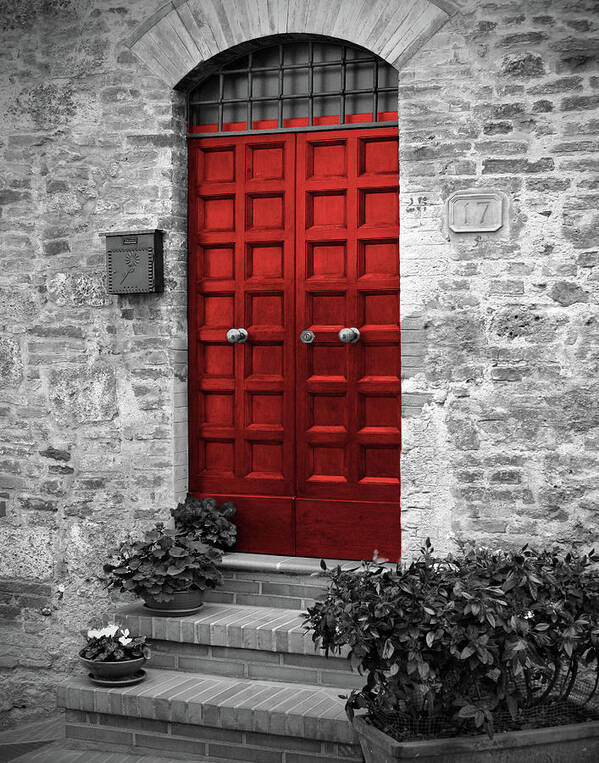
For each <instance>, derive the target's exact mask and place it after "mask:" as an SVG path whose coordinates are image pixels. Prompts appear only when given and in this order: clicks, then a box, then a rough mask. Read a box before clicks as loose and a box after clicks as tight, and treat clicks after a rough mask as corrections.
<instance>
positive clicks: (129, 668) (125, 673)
mask: <svg viewBox="0 0 599 763" xmlns="http://www.w3.org/2000/svg"><path fill="white" fill-rule="evenodd" d="M79 659H80V660H81V663H82V664H83V665H84V666H85V668H86V670H87V671H88V673H91V675H92V677H93V678H96V679H101V680H104V681H121V680H125V679H128V678H132V677H133V676H134V675H135V674H136V673H139V671H140V670H141V668H142V667H143V665H145V663H146V658H145V657H137V658H136V659H134V660H118V661H113V662H101V661H100V660H88V659H87V658H86V657H82V656H81V655H79Z"/></svg>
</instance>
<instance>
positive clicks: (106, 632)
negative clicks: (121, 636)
mask: <svg viewBox="0 0 599 763" xmlns="http://www.w3.org/2000/svg"><path fill="white" fill-rule="evenodd" d="M118 630H119V626H118V625H107V626H106V627H105V628H102V630H101V631H99V634H100V636H99V638H101V637H102V636H107V637H108V638H113V637H114V636H116V634H117V632H118Z"/></svg>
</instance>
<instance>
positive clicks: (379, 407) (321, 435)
mask: <svg viewBox="0 0 599 763" xmlns="http://www.w3.org/2000/svg"><path fill="white" fill-rule="evenodd" d="M373 132H374V131H369V130H347V131H339V132H336V131H335V132H331V133H322V132H321V133H304V134H300V135H298V139H297V140H298V151H297V170H296V173H297V179H298V180H297V182H298V192H297V202H296V204H297V216H298V223H299V224H298V228H297V244H296V272H297V281H296V295H297V296H296V300H297V321H298V329H300V330H301V329H304V328H307V329H310V330H312V331H313V332H314V333H315V334H316V339H315V341H314V343H313V344H311V345H308V346H306V347H304V348H302V347H299V348H298V352H297V359H296V363H297V383H298V397H297V400H296V404H297V407H298V412H297V422H298V424H297V442H298V482H297V486H298V495H299V496H302V497H321V498H327V499H331V500H335V499H350V500H354V501H369V500H370V501H396V500H398V499H399V452H400V444H401V441H400V437H401V435H400V377H399V374H398V372H399V361H400V347H399V264H398V257H399V247H398V240H399V202H398V186H397V182H398V176H397V139H396V137H395V136H394V131H393V129H389V130H386V129H384V130H376V136H373ZM390 146H394V147H395V152H394V153H393V152H391V151H390V149H389V147H390ZM379 151H380V154H381V155H380V156H379V153H377V152H379ZM381 156H382V158H381ZM393 156H395V159H393V158H392V157H393ZM302 221H305V225H302V224H301V223H302ZM343 327H357V328H358V329H359V330H360V340H359V342H358V343H357V344H346V345H344V344H342V343H341V342H340V340H339V338H338V332H339V330H340V329H342V328H343Z"/></svg>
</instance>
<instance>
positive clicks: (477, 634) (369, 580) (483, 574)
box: [306, 539, 599, 734]
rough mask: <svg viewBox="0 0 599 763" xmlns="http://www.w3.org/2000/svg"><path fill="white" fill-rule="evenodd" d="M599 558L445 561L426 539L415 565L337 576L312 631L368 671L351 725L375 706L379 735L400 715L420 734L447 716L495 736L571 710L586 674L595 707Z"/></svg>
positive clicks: (505, 555)
mask: <svg viewBox="0 0 599 763" xmlns="http://www.w3.org/2000/svg"><path fill="white" fill-rule="evenodd" d="M598 559H599V557H597V556H595V553H594V551H591V553H590V554H588V555H582V554H579V553H577V552H570V553H568V554H566V555H563V554H560V553H559V552H558V551H551V550H543V551H535V550H533V549H529V548H528V547H527V546H525V547H524V548H523V549H522V550H521V551H518V552H512V551H494V550H490V549H487V548H476V547H463V548H462V549H461V551H460V553H459V554H456V555H453V556H452V555H449V556H447V557H445V558H443V559H439V558H436V557H435V556H434V553H433V548H432V547H431V545H430V541H429V540H428V539H427V542H426V546H425V547H424V548H423V549H422V550H421V554H420V556H419V557H418V559H417V560H416V561H414V562H412V563H411V564H409V565H408V566H399V565H397V566H394V567H391V566H385V565H383V564H379V563H372V562H369V563H362V565H361V566H360V567H359V568H357V569H356V570H354V571H342V570H341V568H340V567H337V568H335V569H333V570H331V571H328V575H329V577H330V588H329V591H328V595H327V596H326V598H325V599H324V600H323V601H322V602H318V603H316V604H315V605H314V606H313V607H311V608H310V609H309V610H308V614H307V615H306V620H307V626H308V627H310V628H311V629H312V630H313V636H312V637H313V640H314V642H315V643H316V644H318V645H320V646H321V647H322V648H323V649H324V650H325V651H326V652H327V653H328V652H329V651H332V652H335V651H337V650H339V649H340V648H341V647H344V646H349V650H350V659H351V660H352V663H353V664H355V665H357V666H358V667H359V668H360V670H361V671H364V672H366V673H367V679H366V684H365V686H364V687H363V688H362V689H361V690H354V691H352V692H351V694H350V696H349V698H348V701H347V705H346V709H347V712H348V714H349V716H350V718H351V717H352V716H353V712H354V711H355V710H356V709H360V708H362V709H364V708H365V709H366V710H367V712H368V715H369V717H370V718H371V720H372V721H373V722H374V723H375V725H379V726H380V725H381V723H380V719H381V718H383V717H389V714H394V716H395V718H397V717H399V716H401V717H402V718H404V719H408V721H410V724H411V725H412V728H422V723H421V722H422V721H425V720H426V719H431V718H438V719H442V720H443V721H444V723H445V722H447V723H449V724H450V726H451V728H452V729H453V733H462V732H464V731H466V732H469V731H472V730H474V729H476V728H478V729H481V728H484V729H485V730H486V731H487V733H489V734H492V733H493V720H494V715H496V714H498V713H501V714H505V715H506V717H508V718H509V717H510V716H511V718H512V719H514V720H515V719H516V718H517V717H518V714H519V712H520V711H522V710H523V709H525V708H534V707H535V706H539V705H543V704H544V703H545V704H547V703H550V702H555V701H556V700H558V699H559V700H566V699H568V697H570V695H571V693H572V691H573V688H574V686H575V684H576V682H577V678H578V677H580V675H581V674H582V673H584V674H585V675H588V674H589V673H590V674H591V675H592V678H593V681H592V682H591V683H590V684H589V686H591V687H592V688H591V690H590V693H589V696H588V697H587V702H588V700H589V699H590V697H591V696H592V695H594V693H595V691H596V689H597V683H598V682H599V670H598V667H597V656H598V652H599V621H598V618H599V575H598V573H597V571H596V569H595V563H596V562H597V560H598ZM322 565H323V567H324V563H322ZM324 568H325V569H326V567H324ZM591 671H592V672H591ZM593 684H594V685H593ZM377 719H379V720H378V721H377ZM410 724H408V725H410ZM418 724H421V725H420V726H419V725H418ZM400 726H401V724H399V723H398V724H396V727H400Z"/></svg>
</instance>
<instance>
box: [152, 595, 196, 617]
mask: <svg viewBox="0 0 599 763" xmlns="http://www.w3.org/2000/svg"><path fill="white" fill-rule="evenodd" d="M144 601H145V605H144V606H145V607H146V608H147V609H149V610H151V612H152V614H154V615H159V616H162V617H177V616H180V617H183V616H185V615H193V614H194V613H195V612H197V611H198V610H199V609H200V607H201V606H202V604H203V603H204V591H200V589H199V588H190V589H188V590H187V591H177V592H176V593H175V594H174V595H173V598H172V599H169V600H168V601H157V600H156V599H155V598H154V597H153V596H144Z"/></svg>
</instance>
